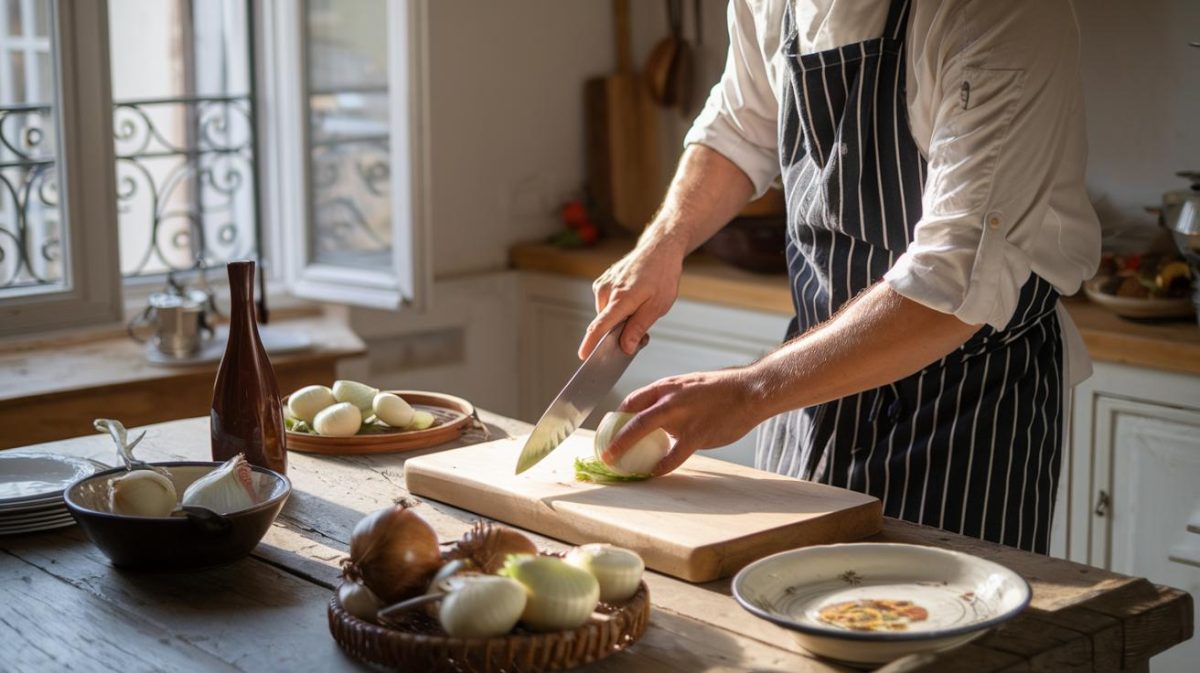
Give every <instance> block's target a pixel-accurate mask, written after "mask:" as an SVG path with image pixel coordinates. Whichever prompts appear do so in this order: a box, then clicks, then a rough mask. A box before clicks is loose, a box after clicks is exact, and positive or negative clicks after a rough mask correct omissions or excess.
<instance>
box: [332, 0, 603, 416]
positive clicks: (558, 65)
mask: <svg viewBox="0 0 1200 673" xmlns="http://www.w3.org/2000/svg"><path fill="white" fill-rule="evenodd" d="M429 23H430V25H429V67H430V97H431V99H430V112H431V114H430V119H431V128H432V134H433V137H432V139H431V145H432V148H431V149H432V163H433V165H432V172H433V174H432V190H433V205H432V211H433V257H434V259H433V268H434V274H435V276H436V277H437V281H436V282H435V284H434V291H433V294H434V296H433V306H432V308H431V309H430V311H428V312H427V313H425V314H415V313H411V312H410V313H386V312H379V311H362V310H357V309H356V310H354V311H352V312H351V324H352V326H353V327H354V329H355V330H356V331H357V332H358V333H359V334H360V335H362V336H363V338H364V339H365V340H366V342H367V345H368V348H369V350H370V353H371V356H370V358H366V359H361V360H358V361H355V362H350V363H347V364H346V365H345V366H344V367H343V368H342V371H341V372H340V374H341V375H343V376H355V377H359V378H362V379H364V380H368V381H371V382H373V383H374V384H375V385H386V386H396V387H407V388H423V389H430V390H440V391H444V392H448V393H454V394H458V395H462V396H464V397H466V398H468V399H470V400H472V401H473V402H475V403H476V404H477V405H479V406H481V407H485V408H488V409H491V410H493V411H497V412H499V413H505V414H512V415H515V414H516V413H517V409H516V399H517V394H516V393H517V389H516V380H517V376H518V375H519V372H518V371H517V365H516V360H517V348H516V335H517V327H516V314H517V303H516V300H517V295H516V290H515V288H516V285H515V277H514V274H512V273H511V272H507V271H505V269H506V267H507V262H508V248H509V247H510V246H511V245H512V244H513V243H516V242H517V241H526V240H531V239H538V238H543V237H545V236H547V235H548V234H550V233H551V232H553V231H554V230H555V229H556V228H557V227H558V226H559V225H558V224H557V220H556V212H557V207H558V205H559V204H560V203H561V202H562V200H564V199H565V198H568V197H570V196H574V195H575V194H576V193H577V192H578V191H579V190H580V189H581V186H582V184H583V169H584V157H583V141H584V132H583V103H582V100H583V82H584V80H585V79H586V78H588V77H591V76H595V75H601V74H604V73H606V72H608V71H610V70H612V69H613V68H614V67H615V66H614V60H613V59H614V57H613V49H612V37H611V35H612V18H611V5H610V4H609V3H608V2H607V1H606V0H570V1H563V0H505V1H504V2H487V1H484V0H433V1H431V2H429ZM456 330H459V332H458V334H457V335H456V334H455V331H456ZM404 335H409V336H410V337H411V339H408V340H406V339H405V338H402V337H403V336H404ZM422 335H424V336H422ZM439 335H440V338H443V339H444V340H445V342H446V343H445V344H443V346H444V347H443V348H442V349H441V350H440V351H439V350H438V347H437V345H436V343H437V340H438V338H439ZM456 339H461V345H462V348H461V350H459V351H457V352H458V358H459V359H458V360H457V361H450V362H446V361H443V362H440V363H438V364H436V365H434V366H425V365H423V364H422V363H420V362H416V361H412V358H411V357H410V355H411V354H412V352H414V351H416V352H420V351H421V349H432V350H433V351H435V352H437V353H436V354H437V355H438V356H439V357H442V356H447V355H448V356H451V357H453V356H454V354H455V352H456V348H457V346H456V345H455V343H454V342H455V340H456ZM405 362H407V364H402V363H405Z"/></svg>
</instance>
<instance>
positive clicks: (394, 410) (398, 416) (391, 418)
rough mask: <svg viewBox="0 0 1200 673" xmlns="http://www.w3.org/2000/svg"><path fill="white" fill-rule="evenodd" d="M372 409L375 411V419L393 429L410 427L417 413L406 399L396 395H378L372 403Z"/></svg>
mask: <svg viewBox="0 0 1200 673" xmlns="http://www.w3.org/2000/svg"><path fill="white" fill-rule="evenodd" d="M371 409H372V410H374V411H375V418H378V419H379V420H381V421H383V422H384V423H387V424H388V425H390V426H392V427H393V428H406V427H408V426H409V425H411V424H412V422H413V414H415V413H416V412H415V411H413V408H412V406H410V405H409V404H408V402H405V401H404V398H402V397H400V396H399V395H397V394H395V393H376V394H375V398H374V399H373V400H372V401H371Z"/></svg>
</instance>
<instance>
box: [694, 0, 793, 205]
mask: <svg viewBox="0 0 1200 673" xmlns="http://www.w3.org/2000/svg"><path fill="white" fill-rule="evenodd" d="M728 19H729V55H728V58H727V59H726V61H725V71H724V73H723V74H722V75H721V80H720V81H719V82H717V84H716V86H714V87H713V88H712V91H711V92H710V93H709V95H708V100H707V101H706V102H705V105H704V109H703V110H702V111H701V112H700V114H699V115H698V116H697V117H696V121H695V122H694V123H693V124H692V128H691V130H690V131H688V134H687V136H686V137H685V138H684V145H691V144H700V145H704V146H706V147H709V148H711V149H713V150H716V151H717V152H719V153H721V155H722V156H724V157H726V158H727V159H729V160H730V161H732V162H733V163H734V164H736V165H737V166H738V168H740V169H741V170H742V172H744V173H745V174H746V175H747V177H749V178H750V181H751V182H753V183H754V189H755V193H756V195H761V194H762V193H763V192H765V191H767V188H768V187H770V185H771V182H772V181H773V180H774V179H775V178H776V177H777V176H778V175H779V158H778V149H777V147H776V143H777V140H776V138H777V134H778V130H777V124H776V119H777V117H778V114H779V112H778V108H779V102H778V100H777V99H776V97H775V93H774V90H773V89H772V87H771V81H770V78H769V77H768V63H767V60H766V59H767V57H766V56H765V55H764V51H763V50H764V46H765V48H767V49H772V45H775V44H777V42H778V41H777V40H771V39H768V40H760V39H759V35H758V31H759V30H760V29H763V28H766V26H760V25H759V21H760V19H758V18H756V16H755V14H754V12H753V11H752V9H751V7H750V6H749V4H748V3H747V2H746V0H732V1H731V2H730V3H729V9H728Z"/></svg>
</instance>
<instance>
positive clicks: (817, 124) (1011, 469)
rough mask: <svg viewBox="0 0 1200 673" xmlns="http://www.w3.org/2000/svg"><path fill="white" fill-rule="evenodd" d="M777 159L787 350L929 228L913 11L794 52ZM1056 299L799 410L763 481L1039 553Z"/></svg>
mask: <svg viewBox="0 0 1200 673" xmlns="http://www.w3.org/2000/svg"><path fill="white" fill-rule="evenodd" d="M792 2H793V0H787V5H788V7H787V11H786V13H785V19H784V28H783V30H784V33H783V35H784V40H783V42H782V47H781V48H782V49H783V50H784V55H785V56H786V58H787V61H788V64H789V72H790V79H789V86H787V87H786V89H787V93H786V94H785V95H784V96H783V100H782V101H781V107H780V115H779V124H780V133H779V138H780V146H779V155H780V162H781V168H782V175H783V181H784V192H785V195H786V198H787V204H788V229H789V231H788V246H787V255H788V270H789V276H790V280H791V285H792V298H793V302H794V304H795V309H796V316H795V318H793V320H792V325H791V328H790V330H789V334H788V338H792V337H794V336H796V335H797V334H800V333H802V332H804V331H805V330H807V329H808V328H810V327H812V326H814V325H816V324H818V323H820V322H823V321H825V320H827V319H828V318H829V317H830V316H831V315H832V314H833V313H834V312H836V311H837V309H838V308H839V307H840V306H842V305H843V304H844V303H846V302H847V301H849V300H850V299H851V298H852V297H854V296H855V295H856V294H858V293H859V292H861V291H862V290H864V289H866V288H868V287H870V286H871V285H873V284H874V283H876V282H878V281H879V280H880V279H881V278H882V277H883V275H884V273H886V272H887V270H888V269H889V268H891V266H892V265H893V264H894V263H895V262H896V259H897V258H898V257H899V256H900V255H901V254H902V253H903V252H904V250H905V248H907V246H908V244H909V242H910V241H911V240H912V234H913V227H914V226H915V225H916V223H917V222H918V220H920V218H921V196H922V187H923V185H924V183H925V168H926V166H925V160H924V159H923V158H922V157H921V155H920V152H919V150H918V148H917V147H916V144H915V142H914V141H913V139H912V134H911V133H910V132H909V126H908V109H907V102H906V97H905V93H904V79H905V75H904V73H905V65H904V40H905V36H906V28H907V24H908V13H909V0H893V2H892V3H891V7H890V9H889V10H888V19H887V24H886V28H885V31H884V37H882V38H879V39H875V40H868V41H866V42H861V43H858V44H853V45H848V46H844V47H840V48H837V49H831V50H829V51H823V52H819V53H814V54H799V53H798V36H797V32H796V27H795V25H794V23H795V20H794V18H793V12H792ZM1057 301H1058V293H1057V292H1056V291H1055V290H1054V288H1053V287H1052V286H1051V285H1050V284H1049V283H1047V282H1046V281H1044V280H1042V279H1041V278H1039V277H1038V276H1036V275H1034V276H1031V277H1030V280H1029V281H1028V282H1027V283H1026V285H1025V286H1024V287H1023V288H1022V291H1021V296H1020V300H1019V303H1018V307H1017V311H1016V314H1015V316H1014V319H1013V321H1012V323H1011V324H1010V325H1009V327H1008V328H1006V329H1005V330H1003V331H997V330H994V329H992V328H990V327H984V328H983V329H981V330H980V331H979V332H978V333H977V334H976V335H975V336H973V337H972V338H971V339H970V340H969V341H967V343H965V344H964V345H963V346H962V347H961V348H959V349H958V350H956V351H954V352H953V353H951V354H950V355H948V356H946V357H945V358H943V359H942V360H940V361H939V362H936V363H934V364H932V365H930V366H929V367H927V368H925V369H924V370H922V371H920V372H917V373H916V374H913V375H912V376H909V377H908V378H905V379H902V380H900V381H897V382H895V383H893V384H890V385H887V386H883V387H881V388H876V389H874V390H868V391H865V392H862V393H859V394H857V395H852V396H849V397H846V398H843V399H840V400H836V401H833V402H830V403H827V404H821V405H817V406H815V407H808V408H805V409H798V410H795V411H792V412H789V413H786V414H783V415H781V416H778V417H776V418H774V419H771V420H769V421H767V422H766V423H765V424H763V426H762V427H761V428H760V431H759V437H758V447H757V451H756V456H755V461H756V463H757V465H758V467H759V468H761V469H765V470H770V471H774V472H779V473H784V474H789V475H792V476H797V477H800V478H803V479H811V480H815V481H821V482H825V483H829V484H833V485H835V486H843V487H847V488H851V489H854V490H856V491H862V492H865V493H870V494H871V495H874V496H876V497H878V498H879V499H880V500H881V501H882V502H883V507H884V513H885V514H886V515H887V516H891V517H897V518H901V519H907V520H909V521H914V522H918V523H923V524H929V525H934V526H938V527H940V528H944V529H947V530H952V531H956V532H960V533H963V534H965V535H971V536H976V537H981V538H984V539H987V540H992V541H994V542H1000V543H1003V544H1007V545H1011V546H1014V547H1020V548H1022V549H1028V550H1034V551H1039V552H1043V553H1044V552H1045V551H1046V550H1047V548H1048V546H1049V537H1050V521H1051V516H1052V513H1053V506H1054V494H1055V488H1056V486H1057V481H1058V473H1059V465H1060V462H1061V451H1060V448H1061V446H1060V445H1061V442H1062V436H1061V432H1060V430H1059V428H1060V423H1061V420H1062V419H1061V412H1062V381H1061V376H1062V346H1061V343H1062V342H1061V338H1060V334H1059V324H1058V320H1057V317H1056V315H1055V305H1056V303H1057Z"/></svg>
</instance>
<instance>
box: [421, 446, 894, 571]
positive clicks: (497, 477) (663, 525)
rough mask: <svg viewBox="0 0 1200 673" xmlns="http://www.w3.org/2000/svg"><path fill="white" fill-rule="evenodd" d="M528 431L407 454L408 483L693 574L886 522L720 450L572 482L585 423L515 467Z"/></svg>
mask: <svg viewBox="0 0 1200 673" xmlns="http://www.w3.org/2000/svg"><path fill="white" fill-rule="evenodd" d="M524 444H525V437H524V436H522V437H515V438H510V439H502V440H498V441H494V442H487V443H484V444H476V445H474V446H468V447H464V448H461V449H453V450H450V451H443V452H440V453H434V454H430V455H425V456H420V457H417V458H411V459H409V460H408V461H407V462H406V463H405V465H404V476H405V480H406V482H407V485H408V490H409V491H410V492H412V493H414V494H416V495H420V496H423V497H426V498H431V499H433V500H439V501H441V502H444V503H447V504H450V505H454V506H455V507H460V508H462V509H465V510H468V511H471V512H475V513H477V514H480V515H483V516H486V517H489V518H492V519H497V520H499V521H503V522H506V523H509V524H512V525H514V526H518V527H520V528H526V529H529V530H533V531H537V532H539V533H542V534H543V535H548V536H550V537H553V538H557V539H560V540H563V541H566V542H570V543H573V544H583V543H586V542H609V543H612V544H615V545H618V546H621V547H626V548H629V549H633V550H635V551H637V552H638V553H639V554H641V555H642V558H644V559H645V561H646V565H647V566H649V567H650V568H653V569H654V570H657V571H659V572H663V573H666V574H668V575H674V576H675V577H679V578H682V579H685V580H689V581H692V582H707V581H709V580H714V579H718V578H720V577H728V576H729V575H732V574H733V573H735V572H737V570H738V569H740V568H742V567H743V566H745V565H746V564H748V563H750V562H752V561H755V560H757V559H759V558H762V557H764V556H767V555H769V554H773V553H775V552H778V551H783V550H785V549H792V548H794V547H801V546H805V545H812V544H825V543H831V542H848V541H851V540H857V539H860V538H863V537H866V536H868V535H871V534H874V533H876V532H878V531H879V529H880V526H881V524H882V512H881V506H880V503H879V501H878V500H877V499H875V498H873V497H870V496H867V495H863V494H861V493H855V492H853V491H847V490H845V489H840V488H833V487H830V486H824V485H821V484H814V483H811V482H806V481H801V480H799V479H792V478H790V477H784V476H781V475H777V474H772V473H769V472H762V471H759V470H755V469H751V468H748V467H743V466H741V465H736V464H733V463H729V462H726V461H722V460H716V459H714V458H705V457H703V456H693V457H692V458H690V459H689V460H688V462H687V463H686V464H685V465H684V466H683V467H682V468H680V469H679V470H676V471H675V472H674V473H672V474H670V475H667V476H665V477H660V478H658V479H652V480H650V481H644V482H632V483H620V484H604V485H602V484H590V483H583V482H578V481H575V472H574V460H575V458H576V457H577V456H581V457H590V456H591V455H592V433H591V432H588V431H583V430H581V431H578V432H576V433H575V434H574V435H572V436H571V437H570V438H569V439H567V441H566V442H564V443H563V445H562V446H560V447H558V449H556V450H555V451H554V453H552V454H550V455H549V456H547V457H546V458H545V459H544V460H542V462H540V463H538V464H537V465H536V466H534V467H533V468H531V469H529V470H528V471H526V472H525V473H524V474H522V475H520V476H518V475H514V474H513V470H514V468H515V467H516V464H517V455H518V454H519V453H520V451H521V447H522V446H523V445H524Z"/></svg>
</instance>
